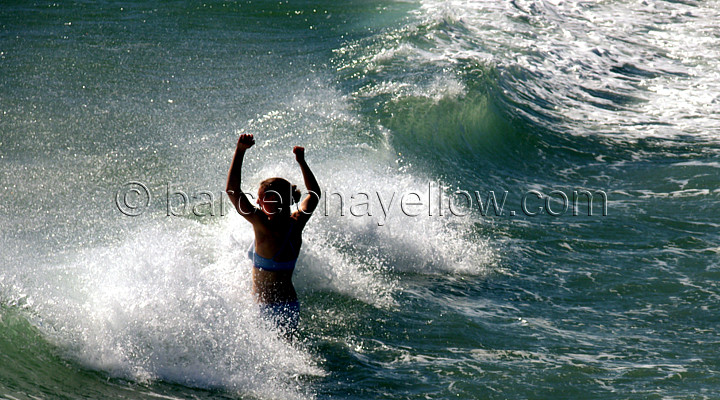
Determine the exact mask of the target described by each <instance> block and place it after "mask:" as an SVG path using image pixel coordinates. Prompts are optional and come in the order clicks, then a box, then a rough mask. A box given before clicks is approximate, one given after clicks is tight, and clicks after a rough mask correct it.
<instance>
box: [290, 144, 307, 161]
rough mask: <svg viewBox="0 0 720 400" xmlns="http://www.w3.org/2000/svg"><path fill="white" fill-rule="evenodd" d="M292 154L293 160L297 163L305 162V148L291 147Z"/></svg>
mask: <svg viewBox="0 0 720 400" xmlns="http://www.w3.org/2000/svg"><path fill="white" fill-rule="evenodd" d="M293 153H295V159H296V160H297V162H304V161H305V148H304V147H302V146H295V147H293Z"/></svg>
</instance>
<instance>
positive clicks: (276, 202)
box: [257, 178, 300, 218]
mask: <svg viewBox="0 0 720 400" xmlns="http://www.w3.org/2000/svg"><path fill="white" fill-rule="evenodd" d="M298 201H300V191H299V190H298V189H297V186H295V185H291V184H290V182H288V181H287V180H285V179H283V178H270V179H265V180H264V181H262V182H260V188H259V189H258V199H257V204H258V205H259V206H260V209H261V210H263V212H264V213H265V214H266V215H267V216H268V217H269V218H274V217H276V216H278V215H280V216H282V215H288V216H289V215H290V205H292V203H297V202H298Z"/></svg>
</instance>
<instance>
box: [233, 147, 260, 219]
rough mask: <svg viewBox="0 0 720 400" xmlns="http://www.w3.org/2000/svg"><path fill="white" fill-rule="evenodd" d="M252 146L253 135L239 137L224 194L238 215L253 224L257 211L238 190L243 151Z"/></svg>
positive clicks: (256, 217) (240, 190)
mask: <svg viewBox="0 0 720 400" xmlns="http://www.w3.org/2000/svg"><path fill="white" fill-rule="evenodd" d="M254 144H255V139H254V138H253V135H246V134H243V135H240V138H238V142H237V147H236V148H235V156H233V160H232V163H231V164H230V171H229V172H228V178H227V186H226V187H225V192H226V193H227V194H228V197H229V198H230V201H231V202H232V204H233V205H234V206H235V209H236V210H237V211H238V212H239V213H240V215H242V216H243V217H245V219H247V220H248V221H250V223H253V224H254V223H255V222H257V221H258V214H257V212H258V209H257V208H255V206H253V205H252V203H251V202H250V200H248V198H247V196H246V195H245V193H244V192H243V191H242V189H240V177H241V172H242V162H243V157H245V150H247V149H249V148H250V147H252V146H253V145H254Z"/></svg>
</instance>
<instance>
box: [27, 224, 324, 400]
mask: <svg viewBox="0 0 720 400" xmlns="http://www.w3.org/2000/svg"><path fill="white" fill-rule="evenodd" d="M227 222H229V221H225V223H224V224H219V225H215V224H211V225H203V224H199V223H197V222H192V221H189V220H182V219H175V220H172V221H171V222H170V223H166V224H163V223H157V222H155V223H152V224H148V225H144V226H138V227H137V228H138V229H137V230H136V231H134V232H132V236H131V237H128V239H127V240H125V241H122V242H121V243H117V244H113V245H107V246H102V247H91V248H87V249H85V250H82V251H80V252H79V253H77V254H76V255H74V256H73V257H70V258H71V259H70V260H69V261H68V262H66V263H64V264H60V265H52V266H48V268H47V269H45V270H41V271H38V274H36V275H35V276H34V278H25V279H21V281H18V282H15V284H16V285H18V286H20V285H23V286H24V287H25V290H26V291H27V292H28V294H27V298H26V301H25V303H31V304H30V305H28V308H29V309H30V310H32V313H33V315H34V316H35V320H36V324H37V325H38V326H39V327H40V328H41V329H42V330H43V331H44V332H45V333H46V334H47V335H48V337H49V338H50V339H51V340H52V341H54V342H55V343H56V344H58V345H59V346H60V347H61V348H63V349H65V351H66V352H67V353H68V356H69V357H71V358H74V359H76V360H77V361H78V362H80V363H82V364H84V365H86V366H88V367H91V368H94V369H100V370H104V371H107V372H108V373H110V374H111V375H115V376H121V377H126V378H130V379H135V380H140V381H152V380H156V379H162V380H166V381H171V382H177V383H182V384H186V385H191V386H198V387H205V388H222V389H224V390H228V391H232V392H238V393H245V394H248V393H251V394H253V395H255V396H258V397H259V398H276V397H277V396H281V397H283V398H308V397H313V395H312V393H311V392H310V391H308V390H307V388H304V389H303V388H301V387H299V386H298V385H297V383H296V382H295V379H294V378H295V377H297V376H302V375H305V376H308V375H310V376H312V375H315V376H322V375H324V374H325V372H324V371H323V369H322V368H321V367H320V366H319V365H318V360H315V359H314V358H313V356H312V355H311V354H310V353H308V352H307V350H303V349H302V345H301V344H300V345H291V344H288V343H287V342H285V341H284V340H282V339H280V338H278V337H277V335H276V334H275V333H274V332H273V331H272V330H271V329H270V328H269V327H268V326H266V325H264V324H263V322H262V320H260V319H259V318H258V314H257V310H256V306H255V305H254V303H253V301H252V299H251V297H250V290H249V289H250V288H249V265H247V264H248V262H247V260H245V258H244V257H243V255H242V252H241V251H237V249H236V248H235V245H234V242H233V241H232V240H231V236H230V234H229V232H230V229H229V228H228V226H227ZM248 371H252V373H248Z"/></svg>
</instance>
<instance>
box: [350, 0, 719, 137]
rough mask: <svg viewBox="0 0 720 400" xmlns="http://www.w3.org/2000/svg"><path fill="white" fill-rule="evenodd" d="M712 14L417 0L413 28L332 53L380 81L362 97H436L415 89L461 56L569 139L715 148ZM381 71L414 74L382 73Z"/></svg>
mask: <svg viewBox="0 0 720 400" xmlns="http://www.w3.org/2000/svg"><path fill="white" fill-rule="evenodd" d="M718 10H720V7H719V6H718V2H717V1H711V2H703V3H693V4H689V3H688V4H684V3H678V2H670V3H667V2H665V3H656V2H646V1H643V0H635V1H628V2H614V3H603V4H602V5H598V4H592V3H587V2H564V1H563V2H538V1H532V0H519V1H513V2H468V1H440V0H423V1H422V2H421V4H420V6H419V8H418V9H417V10H416V12H415V15H416V21H415V23H411V24H408V25H406V26H404V27H403V28H401V29H399V30H394V31H390V32H386V33H383V34H382V35H383V36H382V37H380V38H377V41H378V42H380V43H382V45H381V46H369V47H367V48H365V47H364V46H363V44H366V43H365V42H367V40H366V41H365V42H363V43H361V44H358V43H355V44H349V45H348V46H346V47H344V48H343V49H341V50H340V51H339V53H340V54H346V53H353V52H354V53H356V54H358V56H357V57H354V58H353V61H352V63H350V65H352V66H356V65H357V64H359V65H360V66H362V68H363V73H364V74H375V75H377V74H380V75H381V76H382V77H383V79H376V80H375V81H377V82H374V83H373V84H372V85H370V86H366V87H363V88H362V89H361V91H360V92H359V93H361V94H362V93H375V92H379V93H384V92H388V91H393V94H394V95H396V96H407V95H415V96H418V95H420V96H423V95H424V96H427V97H434V96H436V94H433V93H436V91H434V90H433V89H431V88H430V87H429V86H428V85H427V84H425V83H424V82H425V81H428V80H429V81H433V80H434V81H442V80H447V79H450V80H452V79H454V78H453V74H454V71H453V66H455V65H457V64H459V63H465V64H467V63H468V61H469V60H471V61H474V62H476V63H479V64H481V65H489V66H494V67H497V68H498V69H499V70H500V71H501V73H502V75H501V77H502V79H503V80H505V81H506V82H507V83H508V84H509V85H510V86H512V87H514V92H512V91H511V92H506V94H507V95H509V96H510V97H511V98H513V99H514V100H515V101H518V102H519V103H521V104H525V105H527V106H528V107H529V108H530V109H532V110H533V111H534V112H536V113H539V114H545V115H551V116H553V117H559V118H560V119H561V120H563V121H565V122H564V125H565V126H564V128H565V130H566V131H567V132H568V133H570V134H577V135H587V134H592V135H606V136H607V137H608V138H612V139H621V140H633V139H637V138H642V137H662V138H671V139H672V138H677V137H679V136H682V135H692V136H694V137H697V138H700V139H703V140H711V141H717V140H720V131H718V129H717V126H718V123H719V122H720V121H719V120H718V115H720V97H719V95H718V93H720V84H719V83H718V82H720V75H718V74H720V73H719V72H718V71H719V69H718V65H719V64H720V52H719V51H718V49H720V34H718V33H719V31H718V27H717V24H716V23H715V21H716V20H717V19H718V18H719V17H720V15H718ZM427 43H429V44H427ZM391 65H395V66H402V68H410V69H416V70H418V73H417V74H404V75H403V76H402V77H398V74H394V75H393V74H387V73H385V70H386V69H387V66H391ZM397 68H398V69H400V67H397ZM403 71H404V69H403ZM419 71H422V73H419ZM453 86H456V84H453V85H449V86H448V87H453ZM410 88H414V91H413V90H410ZM452 92H453V93H462V90H461V89H453V90H452ZM528 98H530V99H534V100H532V101H530V102H528V101H527V99H528ZM526 116H527V117H528V118H529V119H531V120H535V119H536V117H535V115H534V114H532V113H528V114H527V115H526ZM538 122H541V123H542V121H538ZM555 128H558V127H557V126H555Z"/></svg>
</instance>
